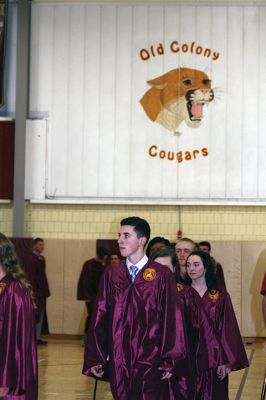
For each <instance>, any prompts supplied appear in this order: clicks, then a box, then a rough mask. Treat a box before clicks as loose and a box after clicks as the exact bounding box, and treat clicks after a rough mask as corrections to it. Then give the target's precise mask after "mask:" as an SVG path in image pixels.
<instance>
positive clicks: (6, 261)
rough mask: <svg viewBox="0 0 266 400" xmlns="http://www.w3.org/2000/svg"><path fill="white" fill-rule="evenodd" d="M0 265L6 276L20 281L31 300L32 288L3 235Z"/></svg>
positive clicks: (11, 244) (9, 243)
mask: <svg viewBox="0 0 266 400" xmlns="http://www.w3.org/2000/svg"><path fill="white" fill-rule="evenodd" d="M0 264H1V265H2V267H3V269H4V271H5V272H6V274H7V275H9V276H11V277H12V278H14V279H17V280H19V281H21V283H22V284H23V285H24V286H26V288H27V289H28V291H29V293H30V295H31V297H32V300H33V299H34V297H33V291H32V287H31V285H30V284H29V282H28V281H27V280H26V278H25V275H24V273H23V271H22V269H21V268H20V266H19V263H18V258H17V255H16V252H15V248H14V245H13V243H12V242H11V241H10V240H9V239H8V238H7V237H6V236H5V235H4V234H3V233H0Z"/></svg>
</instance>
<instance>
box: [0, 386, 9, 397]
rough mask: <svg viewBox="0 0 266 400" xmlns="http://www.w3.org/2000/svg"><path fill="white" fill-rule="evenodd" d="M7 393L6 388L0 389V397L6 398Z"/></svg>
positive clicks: (7, 389)
mask: <svg viewBox="0 0 266 400" xmlns="http://www.w3.org/2000/svg"><path fill="white" fill-rule="evenodd" d="M8 392H9V388H8V387H0V397H4V396H6V395H7V393H8Z"/></svg>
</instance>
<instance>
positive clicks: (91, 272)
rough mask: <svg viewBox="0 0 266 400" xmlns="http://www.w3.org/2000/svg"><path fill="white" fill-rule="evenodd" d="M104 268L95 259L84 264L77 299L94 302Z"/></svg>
mask: <svg viewBox="0 0 266 400" xmlns="http://www.w3.org/2000/svg"><path fill="white" fill-rule="evenodd" d="M103 271H104V267H103V266H102V264H101V263H100V262H99V261H97V260H96V259H95V258H92V259H90V260H88V261H86V262H85V263H84V264H83V267H82V271H81V274H80V277H79V281H78V291H77V299H78V300H85V301H91V302H94V301H95V299H96V296H97V291H98V287H99V284H100V279H101V276H102V273H103Z"/></svg>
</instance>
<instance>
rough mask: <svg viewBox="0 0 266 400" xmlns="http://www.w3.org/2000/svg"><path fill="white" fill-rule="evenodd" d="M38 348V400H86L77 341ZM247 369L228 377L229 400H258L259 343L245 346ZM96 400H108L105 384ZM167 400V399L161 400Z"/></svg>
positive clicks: (263, 357)
mask: <svg viewBox="0 0 266 400" xmlns="http://www.w3.org/2000/svg"><path fill="white" fill-rule="evenodd" d="M48 342H49V344H48V346H47V347H39V348H38V356H39V400H82V399H83V400H85V399H86V400H90V399H92V398H93V389H94V382H95V381H94V379H92V378H87V377H86V376H83V375H82V374H81V369H82V363H83V351H84V348H83V347H82V344H81V341H80V340H74V339H67V340H66V339H65V340H58V339H48ZM246 351H247V355H248V358H249V359H250V362H251V365H250V368H249V369H246V370H244V371H239V372H233V373H231V374H230V400H238V399H241V400H260V394H261V389H262V384H263V377H264V370H265V366H266V353H264V352H263V351H262V343H261V342H260V343H254V344H252V345H246ZM97 400H112V395H111V393H110V389H109V384H108V383H105V382H99V383H98V389H97ZM165 400H167V399H165Z"/></svg>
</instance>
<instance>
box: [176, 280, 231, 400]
mask: <svg viewBox="0 0 266 400" xmlns="http://www.w3.org/2000/svg"><path fill="white" fill-rule="evenodd" d="M176 288H177V298H178V299H179V301H181V304H182V308H183V315H184V322H185V335H186V343H187V354H188V357H187V363H188V364H187V366H184V370H185V374H183V375H184V376H180V375H179V374H178V372H177V374H176V376H174V377H173V378H172V379H171V380H170V390H171V391H172V392H173V393H174V398H175V399H178V400H194V399H195V392H196V376H197V375H198V374H200V373H201V372H202V371H207V370H209V369H210V368H217V367H218V366H219V365H222V364H223V363H224V362H225V361H226V358H225V354H224V352H223V349H222V347H221V345H220V343H219V341H218V340H217V339H216V334H215V332H214V331H213V328H212V326H211V325H210V323H209V321H208V318H207V316H206V313H205V310H204V307H203V305H202V301H201V299H200V297H199V296H198V295H197V294H196V293H195V290H194V289H192V288H191V287H189V286H185V285H184V284H182V283H177V284H176Z"/></svg>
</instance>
